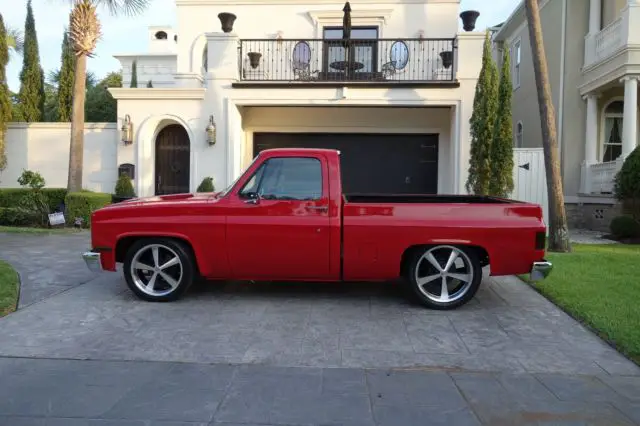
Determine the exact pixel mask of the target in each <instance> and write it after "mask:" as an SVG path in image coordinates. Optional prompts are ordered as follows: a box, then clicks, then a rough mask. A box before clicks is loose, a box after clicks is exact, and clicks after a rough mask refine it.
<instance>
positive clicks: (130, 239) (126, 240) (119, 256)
mask: <svg viewBox="0 0 640 426" xmlns="http://www.w3.org/2000/svg"><path fill="white" fill-rule="evenodd" d="M152 238H153V239H167V240H172V241H176V242H178V243H181V244H182V245H184V247H185V249H186V250H187V251H188V252H189V254H190V255H191V256H192V257H193V259H194V264H195V266H196V272H197V273H198V274H200V273H201V272H200V271H201V270H202V269H201V267H200V264H199V257H198V256H197V255H196V249H195V248H194V246H193V243H192V242H191V241H190V240H189V239H188V238H187V237H186V236H184V235H167V234H142V235H139V234H134V235H122V236H121V237H119V238H118V239H117V241H116V246H115V253H114V255H115V261H116V262H120V263H122V262H124V258H125V256H126V254H127V251H129V249H130V248H131V246H133V245H134V244H135V243H136V242H137V241H140V240H146V239H152Z"/></svg>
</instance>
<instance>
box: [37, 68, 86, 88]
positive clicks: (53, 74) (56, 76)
mask: <svg viewBox="0 0 640 426" xmlns="http://www.w3.org/2000/svg"><path fill="white" fill-rule="evenodd" d="M47 83H48V84H50V85H52V86H55V87H58V84H59V83H60V69H53V70H50V71H49V72H48V73H47ZM96 84H98V77H97V76H96V74H95V73H94V72H93V71H87V77H86V82H85V87H86V88H87V89H90V88H92V87H94V86H95V85H96Z"/></svg>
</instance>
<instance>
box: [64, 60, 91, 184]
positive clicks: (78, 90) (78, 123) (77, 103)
mask: <svg viewBox="0 0 640 426" xmlns="http://www.w3.org/2000/svg"><path fill="white" fill-rule="evenodd" d="M75 65H76V66H75V77H74V81H73V112H72V116H71V146H70V147H69V177H68V181H67V190H68V191H69V192H74V191H80V190H81V189H82V162H83V154H84V98H85V87H86V78H87V56H86V55H84V54H81V55H79V56H78V57H77V58H76V64H75Z"/></svg>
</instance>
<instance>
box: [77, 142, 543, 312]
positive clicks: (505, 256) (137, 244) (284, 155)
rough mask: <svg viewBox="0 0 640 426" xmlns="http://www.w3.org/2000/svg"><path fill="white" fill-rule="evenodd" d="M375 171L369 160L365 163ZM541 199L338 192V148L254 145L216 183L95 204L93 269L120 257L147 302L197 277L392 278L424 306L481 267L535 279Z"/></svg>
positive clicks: (442, 305)
mask: <svg viewBox="0 0 640 426" xmlns="http://www.w3.org/2000/svg"><path fill="white" fill-rule="evenodd" d="M371 172H372V173H382V172H381V171H374V170H372V171H371ZM545 230H546V227H545V224H544V221H543V219H542V209H541V208H540V206H538V205H536V204H529V203H524V202H519V201H514V200H509V199H502V198H495V197H486V196H468V195H368V194H351V195H347V194H343V193H342V183H341V170H340V152H339V151H336V150H324V149H272V150H265V151H262V152H261V153H260V154H259V155H258V156H257V157H256V158H255V159H254V161H253V162H252V163H251V165H250V166H249V167H248V168H247V170H246V171H245V172H244V173H243V174H242V175H241V176H240V177H239V178H238V179H237V180H236V181H235V182H234V183H232V184H231V185H230V186H229V187H228V188H227V189H225V190H224V191H221V192H216V193H196V194H191V193H186V194H171V195H165V196H156V197H150V198H138V199H133V200H129V201H125V202H121V203H116V204H112V205H109V206H107V207H104V208H102V209H99V210H97V211H95V212H94V213H93V214H92V216H91V244H92V250H91V251H89V252H86V253H84V254H83V258H84V259H85V262H86V263H87V266H88V267H89V268H90V269H92V270H95V271H100V270H106V271H116V264H117V263H122V264H123V272H124V276H125V279H126V282H127V285H128V286H129V288H130V289H131V291H133V292H134V293H135V294H136V295H137V296H138V297H140V298H141V299H144V300H148V301H169V300H175V299H177V298H179V297H180V296H181V295H182V294H184V292H185V290H187V288H188V287H189V286H190V284H191V283H192V282H193V281H194V280H195V279H197V278H204V279H210V280H252V281H264V280H269V281H297V282H303V281H315V282H319V281H322V282H336V281H389V282H393V281H397V279H398V278H400V280H399V281H400V282H403V283H406V284H407V285H409V286H410V287H411V289H413V293H414V294H415V296H416V297H417V299H418V300H419V301H420V302H422V303H423V304H424V305H426V306H427V307H430V308H433V309H451V308H455V307H458V306H461V305H463V304H465V303H466V302H468V301H469V300H470V299H471V298H472V297H473V296H474V294H475V293H476V291H477V290H478V287H479V285H480V282H481V281H482V273H483V271H482V268H483V267H485V266H489V269H490V274H491V275H512V274H525V273H531V277H532V279H533V280H539V279H543V278H544V277H546V276H547V274H549V272H550V271H551V268H552V265H551V263H549V262H547V261H545V259H544V254H545Z"/></svg>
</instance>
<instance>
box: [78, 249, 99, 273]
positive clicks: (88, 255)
mask: <svg viewBox="0 0 640 426" xmlns="http://www.w3.org/2000/svg"><path fill="white" fill-rule="evenodd" d="M82 259H83V260H84V263H85V264H86V265H87V268H89V270H90V271H91V272H100V271H102V264H101V263H100V253H96V252H95V251H87V252H84V253H82Z"/></svg>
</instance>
